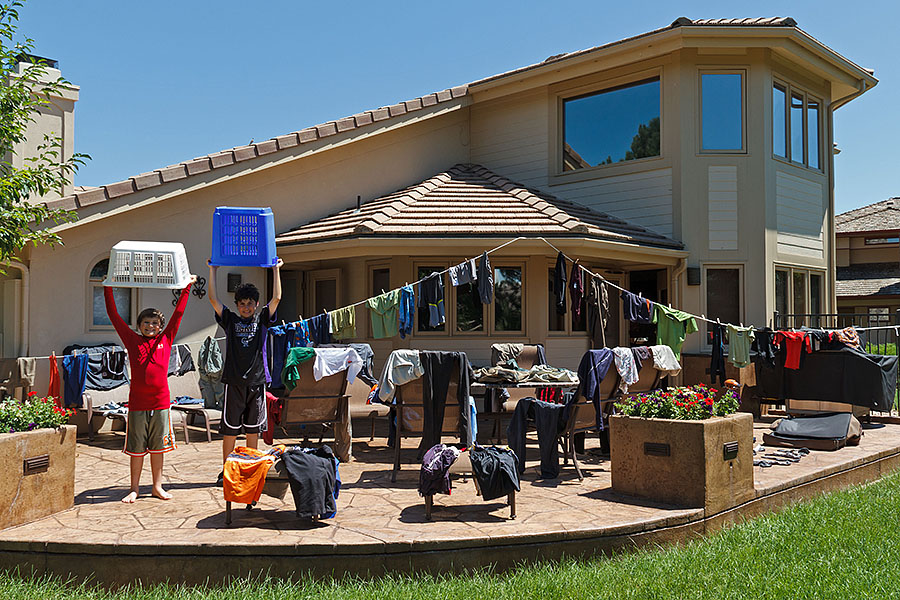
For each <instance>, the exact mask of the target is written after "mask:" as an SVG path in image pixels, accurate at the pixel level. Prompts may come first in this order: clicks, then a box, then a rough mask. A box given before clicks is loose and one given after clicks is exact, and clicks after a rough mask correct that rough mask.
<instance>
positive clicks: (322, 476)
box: [281, 446, 337, 518]
mask: <svg viewBox="0 0 900 600" xmlns="http://www.w3.org/2000/svg"><path fill="white" fill-rule="evenodd" d="M281 460H282V461H283V462H284V466H285V468H286V469H287V474H288V481H290V484H291V494H292V495H293V496H294V507H295V508H296V510H297V516H298V517H303V518H312V517H321V518H327V517H328V516H330V515H333V514H334V513H335V512H337V501H336V500H335V493H334V492H335V486H336V480H337V477H336V472H335V460H336V459H335V458H334V454H333V453H332V451H331V448H330V447H328V446H322V447H321V448H316V449H309V448H296V447H295V448H290V449H289V450H288V451H287V452H285V453H284V455H283V456H282V457H281Z"/></svg>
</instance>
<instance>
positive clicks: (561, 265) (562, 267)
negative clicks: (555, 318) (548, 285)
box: [553, 252, 566, 315]
mask: <svg viewBox="0 0 900 600" xmlns="http://www.w3.org/2000/svg"><path fill="white" fill-rule="evenodd" d="M553 295H554V296H556V314H559V315H564V314H566V257H565V256H563V253H562V252H560V253H559V254H557V255H556V267H555V268H554V269H553Z"/></svg>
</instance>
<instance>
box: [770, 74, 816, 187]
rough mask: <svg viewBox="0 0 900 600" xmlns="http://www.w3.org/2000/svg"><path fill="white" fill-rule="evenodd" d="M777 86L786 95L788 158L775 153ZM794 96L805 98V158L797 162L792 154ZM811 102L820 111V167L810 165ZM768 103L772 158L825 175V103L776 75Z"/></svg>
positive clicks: (786, 144) (785, 127) (785, 113)
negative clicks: (775, 90) (774, 92)
mask: <svg viewBox="0 0 900 600" xmlns="http://www.w3.org/2000/svg"><path fill="white" fill-rule="evenodd" d="M775 86H778V87H780V88H783V89H784V94H785V103H784V136H785V144H784V146H785V148H784V151H785V154H786V156H780V155H778V154H776V152H775V103H774V101H773V98H772V96H773V90H774V89H775ZM793 94H797V95H800V96H802V97H803V110H802V115H803V117H802V118H803V126H802V130H803V133H802V136H803V158H802V160H800V161H797V160H795V159H794V157H793V156H792V152H791V97H792V95H793ZM810 100H812V101H813V102H815V103H817V104H818V106H819V110H818V111H817V113H818V121H819V122H818V126H819V136H818V138H819V139H818V140H817V141H818V148H816V151H817V152H818V157H819V166H818V167H812V166H810V164H809V155H810V148H809V122H808V121H809V103H810ZM768 101H769V103H770V104H769V106H770V107H771V109H772V122H771V127H770V128H769V129H770V130H769V140H770V143H771V147H772V158H774V159H775V160H777V161H779V162H782V163H785V164H789V165H794V166H795V167H801V168H804V169H809V170H810V171H815V172H817V173H825V162H826V160H825V158H826V156H827V155H826V154H825V151H824V148H823V145H824V144H823V140H824V137H825V136H824V134H825V127H824V124H825V122H824V119H825V102H824V101H823V100H822V98H821V97H819V96H817V95H816V94H814V93H811V92H808V91H807V88H805V87H803V86H798V85H795V84H794V83H791V82H790V81H789V80H788V79H786V78H784V77H780V76H777V75H776V76H773V77H772V84H771V85H770V86H769V100H768Z"/></svg>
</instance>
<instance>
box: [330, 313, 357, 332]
mask: <svg viewBox="0 0 900 600" xmlns="http://www.w3.org/2000/svg"><path fill="white" fill-rule="evenodd" d="M330 316H331V337H332V339H335V340H350V339H353V338H355V337H356V307H355V306H345V307H343V308H338V309H336V310H333V311H331V313H330Z"/></svg>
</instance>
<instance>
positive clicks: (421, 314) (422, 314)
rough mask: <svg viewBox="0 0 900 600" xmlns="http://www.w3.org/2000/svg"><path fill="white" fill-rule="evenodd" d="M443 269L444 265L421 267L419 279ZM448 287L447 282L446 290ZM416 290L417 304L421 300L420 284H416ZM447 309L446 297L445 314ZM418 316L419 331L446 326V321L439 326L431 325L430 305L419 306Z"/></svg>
mask: <svg viewBox="0 0 900 600" xmlns="http://www.w3.org/2000/svg"><path fill="white" fill-rule="evenodd" d="M443 270H444V267H419V274H418V279H422V278H423V277H427V276H428V275H431V274H432V273H437V272H439V271H443ZM445 282H446V278H445ZM446 289H447V286H446V283H445V285H444V290H445V291H446ZM415 292H416V304H418V302H419V288H418V286H416V290H415ZM446 310H447V299H446V298H445V299H444V311H445V314H446ZM417 317H418V318H417V321H418V323H417V325H418V330H419V331H444V327H445V325H446V323H441V324H440V325H438V326H437V327H431V326H429V325H428V307H427V306H425V307H422V306H420V307H418V310H417Z"/></svg>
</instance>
